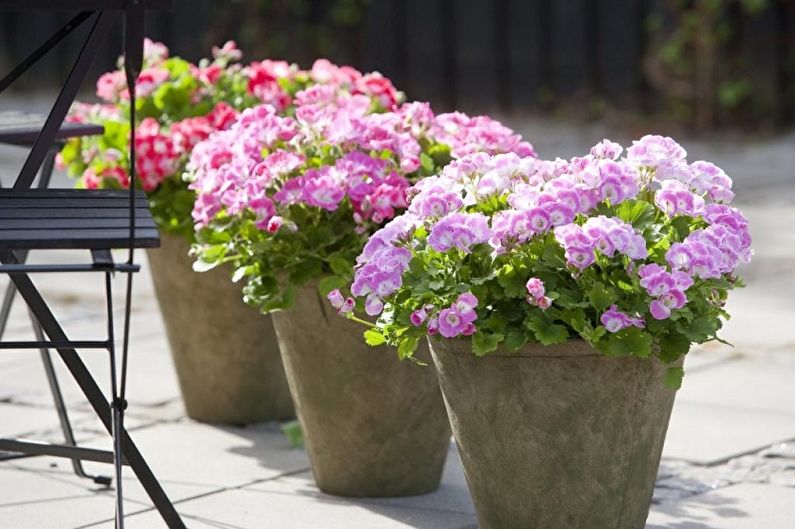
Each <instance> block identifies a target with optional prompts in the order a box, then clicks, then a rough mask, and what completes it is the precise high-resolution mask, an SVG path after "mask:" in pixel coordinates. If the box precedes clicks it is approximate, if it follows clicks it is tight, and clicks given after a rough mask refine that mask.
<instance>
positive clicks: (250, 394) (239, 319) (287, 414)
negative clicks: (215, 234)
mask: <svg viewBox="0 0 795 529" xmlns="http://www.w3.org/2000/svg"><path fill="white" fill-rule="evenodd" d="M189 249H190V246H189V244H188V242H187V241H186V240H185V239H183V238H181V237H177V236H174V235H169V234H165V233H163V234H161V247H160V248H159V249H153V250H148V251H147V256H148V258H149V263H150V267H151V272H152V279H153V282H154V286H155V292H156V294H157V298H158V301H159V303H160V311H161V313H162V315H163V323H164V324H165V327H166V334H167V335H168V341H169V345H170V346H171V354H172V357H173V359H174V366H175V368H176V371H177V378H178V379H179V385H180V389H181V391H182V398H183V400H184V402H185V408H186V411H187V413H188V416H189V417H191V418H192V419H195V420H197V421H202V422H209V423H221V424H248V423H253V422H262V421H269V420H279V419H289V418H292V417H294V416H295V411H294V409H293V403H292V400H291V398H290V391H289V388H288V387H287V379H286V378H285V375H284V368H283V367H282V361H281V357H280V356H279V347H278V344H277V342H276V335H275V333H274V330H273V323H272V322H271V319H270V318H269V317H266V316H263V315H262V314H260V313H259V311H257V310H255V309H252V308H251V307H248V306H246V305H245V303H243V301H242V294H241V288H240V286H239V285H235V284H234V283H232V282H231V281H230V279H229V271H228V270H226V269H216V270H211V271H209V272H204V273H198V272H194V271H193V269H192V262H193V261H192V259H191V258H190V257H189V255H188V251H189Z"/></svg>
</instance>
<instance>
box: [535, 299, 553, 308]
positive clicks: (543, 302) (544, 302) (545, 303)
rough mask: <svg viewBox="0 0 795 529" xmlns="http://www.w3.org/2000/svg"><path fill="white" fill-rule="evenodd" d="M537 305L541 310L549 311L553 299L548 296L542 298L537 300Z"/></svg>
mask: <svg viewBox="0 0 795 529" xmlns="http://www.w3.org/2000/svg"><path fill="white" fill-rule="evenodd" d="M535 305H536V306H537V307H538V308H539V309H541V310H547V309H548V308H549V307H551V306H552V298H550V297H548V296H541V297H540V298H536V299H535Z"/></svg>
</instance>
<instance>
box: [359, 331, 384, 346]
mask: <svg viewBox="0 0 795 529" xmlns="http://www.w3.org/2000/svg"><path fill="white" fill-rule="evenodd" d="M364 341H365V342H366V343H367V345H369V346H370V347H377V346H379V345H383V344H385V343H386V338H385V337H384V335H383V334H381V333H380V332H378V331H376V330H375V329H367V330H366V331H364Z"/></svg>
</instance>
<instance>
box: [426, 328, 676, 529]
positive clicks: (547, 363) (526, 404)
mask: <svg viewBox="0 0 795 529" xmlns="http://www.w3.org/2000/svg"><path fill="white" fill-rule="evenodd" d="M431 351H432V353H433V359H434V363H435V364H436V367H437V371H438V374H439V381H440V383H441V386H442V392H443V393H444V397H445V403H446V405H447V410H448V413H449V415H450V421H451V424H452V427H453V433H454V434H455V438H456V441H457V443H458V449H459V452H460V454H461V460H462V462H463V465H464V471H465V474H466V479H467V483H468V485H469V489H470V492H471V493H472V499H473V501H474V503H475V508H476V510H477V513H478V519H479V521H480V528H481V529H531V528H532V529H563V528H565V529H643V528H644V527H645V524H646V517H647V515H648V512H649V506H650V503H651V497H652V492H653V489H654V481H655V478H656V475H657V468H658V466H659V463H660V456H661V454H662V447H663V442H664V440H665V433H666V430H667V428H668V420H669V418H670V416H671V408H672V407H673V402H674V395H675V392H674V391H673V390H670V389H666V388H665V387H664V386H663V373H664V370H665V367H664V366H663V365H662V364H661V363H660V362H658V361H657V360H656V359H638V358H607V357H605V356H603V355H600V354H599V353H598V352H597V351H595V350H594V349H592V348H591V347H590V346H589V345H588V344H586V343H585V342H581V341H571V342H569V343H567V344H563V345H557V346H552V347H544V346H540V345H530V346H526V347H525V348H524V349H522V350H521V351H520V352H519V353H518V354H509V353H500V352H496V353H494V354H490V355H487V356H485V357H482V358H477V357H475V356H474V355H473V354H472V352H471V343H470V341H469V340H446V339H444V338H433V339H432V340H431Z"/></svg>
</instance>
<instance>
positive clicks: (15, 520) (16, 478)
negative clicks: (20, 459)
mask: <svg viewBox="0 0 795 529" xmlns="http://www.w3.org/2000/svg"><path fill="white" fill-rule="evenodd" d="M107 513H111V514H112V513H113V501H112V500H111V499H109V498H107V497H102V496H98V495H96V494H94V493H93V492H92V491H91V490H87V489H86V488H85V487H82V486H79V485H77V484H75V483H73V482H72V481H70V480H68V479H61V478H60V477H58V476H50V475H47V474H43V473H40V472H33V471H28V470H19V469H17V468H13V467H11V466H10V463H9V462H5V463H0V527H2V528H4V529H6V528H7V529H42V528H47V529H50V528H52V529H61V528H70V529H72V528H76V527H80V526H82V525H85V524H87V523H92V522H95V521H97V520H102V519H104V518H105V517H106V516H107Z"/></svg>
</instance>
